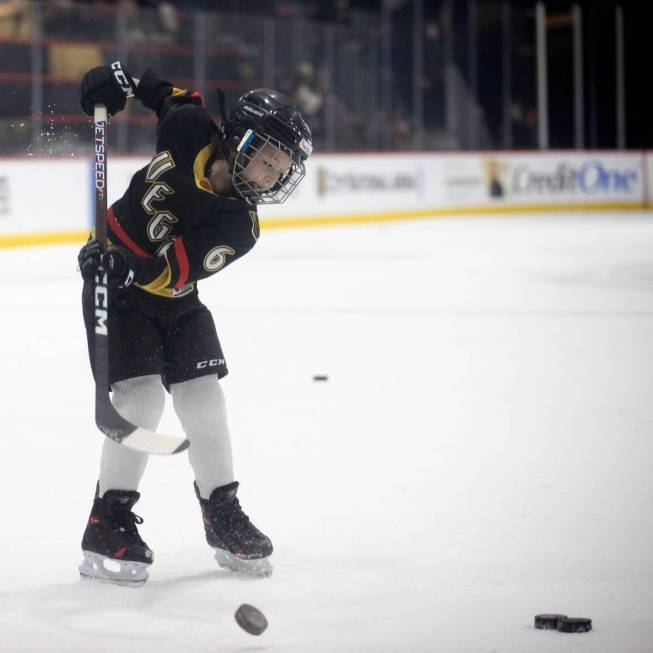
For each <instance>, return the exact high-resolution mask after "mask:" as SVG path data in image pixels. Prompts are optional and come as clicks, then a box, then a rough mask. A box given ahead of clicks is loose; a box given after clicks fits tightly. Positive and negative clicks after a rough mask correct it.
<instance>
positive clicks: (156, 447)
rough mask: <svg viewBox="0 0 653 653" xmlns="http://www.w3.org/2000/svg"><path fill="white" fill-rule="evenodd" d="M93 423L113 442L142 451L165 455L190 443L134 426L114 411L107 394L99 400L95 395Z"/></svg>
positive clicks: (179, 450) (179, 438)
mask: <svg viewBox="0 0 653 653" xmlns="http://www.w3.org/2000/svg"><path fill="white" fill-rule="evenodd" d="M95 423H96V424H97V427H98V428H99V429H100V431H102V433H104V435H106V436H107V437H108V438H111V439H112V440H113V441H114V442H118V443H119V444H122V445H124V446H125V447H129V448H130V449H134V450H135V451H140V452H142V453H148V454H154V455H160V456H166V455H170V454H175V453H179V452H181V451H184V450H185V449H187V448H188V446H189V444H190V442H189V441H188V440H187V439H186V438H181V437H178V436H175V435H166V434H165V433H157V432H156V431H150V430H149V429H144V428H141V427H140V426H135V425H134V424H132V423H131V422H129V421H127V420H126V419H125V418H124V417H122V416H121V415H120V414H119V413H118V412H117V411H116V409H115V408H114V407H113V404H112V403H111V399H109V397H108V396H107V397H106V399H103V400H101V401H97V397H96V405H95Z"/></svg>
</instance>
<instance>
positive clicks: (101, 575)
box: [79, 551, 150, 587]
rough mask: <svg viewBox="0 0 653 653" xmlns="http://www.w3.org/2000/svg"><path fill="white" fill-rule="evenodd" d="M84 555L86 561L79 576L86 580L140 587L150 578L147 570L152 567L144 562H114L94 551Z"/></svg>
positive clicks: (80, 566) (80, 569) (80, 567)
mask: <svg viewBox="0 0 653 653" xmlns="http://www.w3.org/2000/svg"><path fill="white" fill-rule="evenodd" d="M83 553H84V559H83V560H82V564H81V565H79V574H80V576H81V577H82V578H84V579H93V580H97V581H100V582H101V583H111V584H112V585H123V586H125V587H140V586H141V585H144V584H145V581H146V580H147V579H148V578H149V574H148V573H147V568H148V567H149V566H150V565H149V564H146V563H144V562H134V561H132V560H114V559H113V558H107V557H106V556H103V555H100V554H99V553H93V552H92V551H83Z"/></svg>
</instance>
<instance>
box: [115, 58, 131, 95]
mask: <svg viewBox="0 0 653 653" xmlns="http://www.w3.org/2000/svg"><path fill="white" fill-rule="evenodd" d="M111 70H113V77H114V79H115V80H116V81H117V82H118V86H120V88H121V89H122V91H123V93H124V94H125V95H126V96H127V97H134V87H133V86H132V84H131V81H130V80H131V77H129V76H128V75H127V74H126V73H125V71H124V70H123V69H122V65H121V63H120V62H119V61H114V62H113V63H112V64H111Z"/></svg>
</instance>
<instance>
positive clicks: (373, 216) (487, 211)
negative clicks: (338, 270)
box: [261, 202, 647, 229]
mask: <svg viewBox="0 0 653 653" xmlns="http://www.w3.org/2000/svg"><path fill="white" fill-rule="evenodd" d="M644 210H647V207H643V206H642V205H641V204H633V203H626V202H612V203H605V204H520V205H516V206H504V205H492V206H487V205H484V206H465V207H447V208H437V209H436V208H432V209H416V210H410V209H409V210H406V211H384V212H381V213H364V214H358V213H352V214H349V215H342V214H341V215H317V216H295V217H290V218H262V219H261V228H262V229H290V228H294V227H325V226H329V225H342V224H362V223H368V222H391V221H399V220H416V219H428V218H449V217H456V216H474V215H501V214H505V213H543V212H549V213H550V212H556V211H564V212H567V211H644Z"/></svg>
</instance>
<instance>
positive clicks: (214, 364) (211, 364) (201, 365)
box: [197, 358, 224, 370]
mask: <svg viewBox="0 0 653 653" xmlns="http://www.w3.org/2000/svg"><path fill="white" fill-rule="evenodd" d="M218 365H224V358H212V359H211V360H210V361H200V362H199V363H198V364H197V369H198V370H201V369H204V368H205V367H218Z"/></svg>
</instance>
